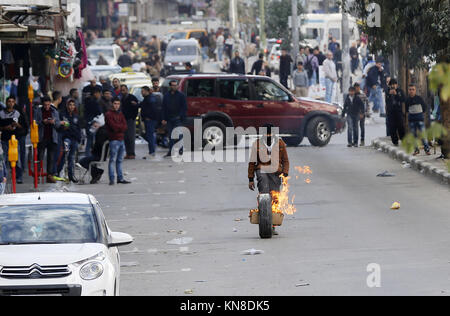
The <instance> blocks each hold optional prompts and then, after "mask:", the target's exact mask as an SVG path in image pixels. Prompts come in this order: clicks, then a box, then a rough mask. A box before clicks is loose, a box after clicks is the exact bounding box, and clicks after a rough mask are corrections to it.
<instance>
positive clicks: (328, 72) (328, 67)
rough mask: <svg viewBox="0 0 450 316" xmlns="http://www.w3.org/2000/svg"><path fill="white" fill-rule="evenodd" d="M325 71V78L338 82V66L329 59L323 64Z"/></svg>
mask: <svg viewBox="0 0 450 316" xmlns="http://www.w3.org/2000/svg"><path fill="white" fill-rule="evenodd" d="M323 71H324V73H325V78H329V79H331V80H333V81H337V73H336V65H335V64H334V62H333V60H331V59H328V58H327V59H326V60H325V61H324V62H323Z"/></svg>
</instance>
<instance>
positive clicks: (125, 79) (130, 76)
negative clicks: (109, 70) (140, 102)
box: [109, 72, 150, 88]
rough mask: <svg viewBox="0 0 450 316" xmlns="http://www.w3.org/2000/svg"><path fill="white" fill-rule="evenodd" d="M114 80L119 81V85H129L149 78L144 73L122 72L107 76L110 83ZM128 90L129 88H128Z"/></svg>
mask: <svg viewBox="0 0 450 316" xmlns="http://www.w3.org/2000/svg"><path fill="white" fill-rule="evenodd" d="M114 79H119V81H120V84H126V85H130V83H134V82H136V81H147V80H150V76H149V75H148V74H146V73H145V72H123V73H120V74H117V73H116V74H112V75H109V80H110V81H111V82H112V81H113V80H114ZM128 88H129V87H128Z"/></svg>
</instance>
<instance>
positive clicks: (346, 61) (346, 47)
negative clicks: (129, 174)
mask: <svg viewBox="0 0 450 316" xmlns="http://www.w3.org/2000/svg"><path fill="white" fill-rule="evenodd" d="M349 51H350V30H349V26H348V15H347V13H346V12H345V8H344V6H343V7H342V81H343V82H342V83H343V84H342V90H343V91H341V92H342V93H343V94H344V95H345V94H346V93H347V92H348V89H349V88H350V52H349Z"/></svg>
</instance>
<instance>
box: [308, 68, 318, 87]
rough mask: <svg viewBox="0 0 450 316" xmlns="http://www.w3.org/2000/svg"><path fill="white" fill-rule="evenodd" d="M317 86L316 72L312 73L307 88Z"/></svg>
mask: <svg viewBox="0 0 450 316" xmlns="http://www.w3.org/2000/svg"><path fill="white" fill-rule="evenodd" d="M316 84H317V73H316V71H314V72H313V74H312V76H311V78H310V79H309V86H310V87H311V86H314V85H316Z"/></svg>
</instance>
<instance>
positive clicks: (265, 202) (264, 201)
mask: <svg viewBox="0 0 450 316" xmlns="http://www.w3.org/2000/svg"><path fill="white" fill-rule="evenodd" d="M272 233H273V231H272V198H271V196H270V194H261V195H260V196H259V236H260V237H261V238H263V239H267V238H272Z"/></svg>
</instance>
